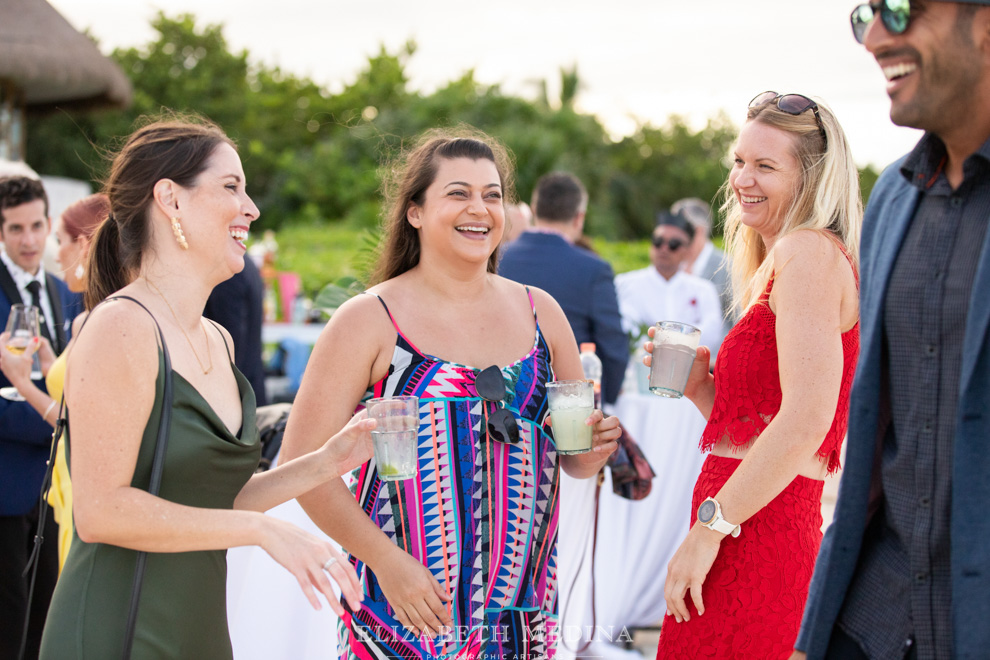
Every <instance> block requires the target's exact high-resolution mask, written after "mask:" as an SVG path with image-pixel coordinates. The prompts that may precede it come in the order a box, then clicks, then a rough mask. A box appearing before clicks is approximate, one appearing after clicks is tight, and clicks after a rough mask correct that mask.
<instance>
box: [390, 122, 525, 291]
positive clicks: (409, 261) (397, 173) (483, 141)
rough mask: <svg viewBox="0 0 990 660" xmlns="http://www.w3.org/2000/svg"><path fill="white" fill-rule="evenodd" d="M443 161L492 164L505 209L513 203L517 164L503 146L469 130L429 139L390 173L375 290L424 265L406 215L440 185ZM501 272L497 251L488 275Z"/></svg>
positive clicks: (404, 156)
mask: <svg viewBox="0 0 990 660" xmlns="http://www.w3.org/2000/svg"><path fill="white" fill-rule="evenodd" d="M441 158H445V159H453V158H470V159H472V160H480V159H485V160H490V161H492V162H493V163H494V164H495V169H496V170H497V171H498V177H499V183H500V184H501V185H502V204H503V205H505V204H510V203H512V201H513V199H514V190H515V188H514V186H515V180H514V175H513V167H512V159H511V156H510V155H509V152H508V151H507V150H506V149H505V147H504V146H502V144H501V143H500V142H499V141H498V140H496V139H494V138H492V137H490V136H488V135H486V134H484V133H482V132H481V131H479V130H477V129H473V128H471V127H469V126H458V127H457V128H455V129H434V130H431V131H428V132H426V133H424V134H423V135H422V136H421V137H420V138H419V140H418V141H417V143H416V146H415V147H414V148H413V149H412V150H411V151H408V152H406V153H404V154H402V155H400V157H399V158H398V160H397V162H396V163H395V164H394V165H392V166H391V167H389V168H388V169H387V170H386V175H385V177H384V181H383V186H382V187H383V189H384V192H385V201H386V211H385V213H384V215H383V226H382V240H381V242H380V243H379V251H378V260H377V262H376V264H375V268H374V270H373V272H372V276H371V283H372V284H377V283H379V282H384V281H385V280H388V279H391V278H393V277H396V276H398V275H401V274H402V273H404V272H406V271H407V270H410V269H412V268H413V267H415V266H416V265H417V264H419V257H420V244H419V233H418V232H417V231H416V228H415V227H413V226H412V225H411V224H409V221H408V220H407V219H406V212H407V211H408V210H409V207H410V205H412V204H416V205H420V204H422V203H423V196H424V194H425V193H426V189H427V188H429V187H430V185H431V184H432V183H433V181H434V180H435V179H436V176H437V169H438V166H439V163H438V161H439V160H440V159H441ZM497 270H498V249H495V250H494V251H493V252H492V254H491V256H490V257H488V272H490V273H494V272H496V271H497Z"/></svg>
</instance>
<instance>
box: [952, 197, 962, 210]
mask: <svg viewBox="0 0 990 660" xmlns="http://www.w3.org/2000/svg"><path fill="white" fill-rule="evenodd" d="M950 199H951V200H952V201H951V202H950V203H951V204H952V205H953V206H955V207H956V208H958V207H960V206H962V197H952V198H950Z"/></svg>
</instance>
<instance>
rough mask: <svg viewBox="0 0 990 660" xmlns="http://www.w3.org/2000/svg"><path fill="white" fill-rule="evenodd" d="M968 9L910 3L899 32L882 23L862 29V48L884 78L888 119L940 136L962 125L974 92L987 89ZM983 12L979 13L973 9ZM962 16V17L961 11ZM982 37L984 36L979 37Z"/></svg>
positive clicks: (976, 30)
mask: <svg viewBox="0 0 990 660" xmlns="http://www.w3.org/2000/svg"><path fill="white" fill-rule="evenodd" d="M969 11H970V9H969V8H964V7H961V6H960V5H958V4H957V3H954V2H931V1H918V2H912V3H911V22H910V23H909V25H908V28H907V30H906V31H905V32H904V33H903V34H899V35H897V34H891V33H890V32H888V31H887V29H886V27H884V25H883V21H880V20H874V21H873V22H872V23H871V24H870V25H869V27H868V28H867V31H866V34H865V36H864V39H863V45H864V46H865V47H866V49H867V50H869V51H870V53H871V54H872V55H873V57H874V58H875V59H876V61H877V63H878V64H879V65H880V68H881V69H882V71H883V74H884V77H885V78H886V79H887V95H888V96H889V97H890V119H891V121H893V122H894V123H895V124H897V125H898V126H911V127H913V128H920V129H923V130H926V131H931V132H934V133H936V134H938V135H940V136H943V137H944V135H945V133H946V132H951V131H952V130H953V129H955V128H957V127H958V126H960V125H962V126H966V125H968V121H967V119H968V117H969V116H971V115H972V112H973V108H974V104H975V102H974V100H973V99H974V98H979V97H978V96H975V95H974V90H975V89H977V88H978V87H980V86H982V87H984V88H986V87H987V83H988V79H990V73H988V71H987V67H986V65H985V63H984V62H985V54H984V53H983V52H981V50H980V48H979V47H978V46H977V43H976V41H975V40H976V39H978V38H980V36H979V34H980V28H979V25H980V24H982V25H985V24H986V13H981V14H977V15H978V16H983V18H984V20H983V21H982V23H981V22H980V21H972V20H971V15H970V14H969ZM979 11H980V12H984V10H979ZM961 12H963V13H961ZM983 38H986V37H985V36H984V37H983Z"/></svg>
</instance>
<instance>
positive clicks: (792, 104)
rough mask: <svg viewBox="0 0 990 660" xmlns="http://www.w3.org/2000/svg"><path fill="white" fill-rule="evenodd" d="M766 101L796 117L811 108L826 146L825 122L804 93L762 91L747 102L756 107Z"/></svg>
mask: <svg viewBox="0 0 990 660" xmlns="http://www.w3.org/2000/svg"><path fill="white" fill-rule="evenodd" d="M766 103H773V104H775V105H776V106H777V109H778V110H780V111H781V112H786V113H787V114H789V115H794V116H795V117H797V116H798V115H800V114H801V113H802V112H805V111H807V110H811V112H813V113H814V115H815V123H817V124H818V132H819V133H821V135H822V140H824V141H825V147H826V148H828V135H826V134H825V124H823V123H822V116H821V114H819V112H818V104H817V103H815V102H814V101H812V100H811V99H809V98H808V97H807V96H805V95H804V94H778V93H777V92H763V93H761V94H757V95H756V96H754V97H753V100H752V101H750V102H749V107H751V108H756V107H759V106H761V105H764V104H766Z"/></svg>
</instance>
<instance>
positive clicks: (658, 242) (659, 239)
mask: <svg viewBox="0 0 990 660" xmlns="http://www.w3.org/2000/svg"><path fill="white" fill-rule="evenodd" d="M651 242H652V243H653V247H655V248H656V249H658V250H659V249H661V248H662V247H663V246H664V245H666V246H667V247H668V248H669V249H670V251H671V252H677V251H678V250H680V249H681V248H682V247H684V246H685V245H687V242H686V241H682V240H681V239H679V238H672V239H670V240H667V239H666V238H664V237H663V236H654V237H653V240H652V241H651Z"/></svg>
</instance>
